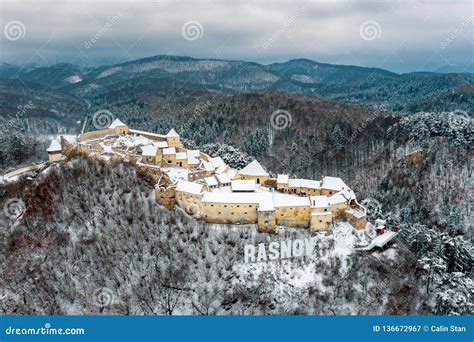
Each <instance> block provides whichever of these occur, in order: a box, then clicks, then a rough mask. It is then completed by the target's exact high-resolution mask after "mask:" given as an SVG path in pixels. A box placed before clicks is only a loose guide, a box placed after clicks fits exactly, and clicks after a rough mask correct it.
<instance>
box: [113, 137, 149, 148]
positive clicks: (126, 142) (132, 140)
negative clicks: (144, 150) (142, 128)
mask: <svg viewBox="0 0 474 342" xmlns="http://www.w3.org/2000/svg"><path fill="white" fill-rule="evenodd" d="M152 143H153V141H152V140H150V139H148V138H145V137H143V136H141V135H137V136H135V135H124V136H121V137H119V138H117V140H116V141H115V143H114V144H113V147H119V148H135V147H139V146H145V145H150V144H152Z"/></svg>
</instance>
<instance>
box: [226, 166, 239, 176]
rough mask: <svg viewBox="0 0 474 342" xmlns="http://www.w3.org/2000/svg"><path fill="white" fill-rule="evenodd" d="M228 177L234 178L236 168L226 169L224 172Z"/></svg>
mask: <svg viewBox="0 0 474 342" xmlns="http://www.w3.org/2000/svg"><path fill="white" fill-rule="evenodd" d="M225 173H226V174H227V175H228V176H229V178H230V179H235V176H237V170H234V169H230V168H229V169H228V170H227V171H226V172H225Z"/></svg>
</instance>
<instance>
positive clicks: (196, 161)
mask: <svg viewBox="0 0 474 342" xmlns="http://www.w3.org/2000/svg"><path fill="white" fill-rule="evenodd" d="M188 152H189V151H188ZM188 164H189V165H197V164H199V159H197V158H196V157H194V156H190V155H189V154H188Z"/></svg>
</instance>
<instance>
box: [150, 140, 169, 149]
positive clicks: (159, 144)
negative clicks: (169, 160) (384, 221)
mask: <svg viewBox="0 0 474 342" xmlns="http://www.w3.org/2000/svg"><path fill="white" fill-rule="evenodd" d="M153 145H155V146H156V147H158V148H167V147H168V143H167V142H166V141H157V142H154V143H153Z"/></svg>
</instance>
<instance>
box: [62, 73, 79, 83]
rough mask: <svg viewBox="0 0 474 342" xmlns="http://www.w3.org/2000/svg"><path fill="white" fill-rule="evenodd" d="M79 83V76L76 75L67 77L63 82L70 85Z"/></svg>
mask: <svg viewBox="0 0 474 342" xmlns="http://www.w3.org/2000/svg"><path fill="white" fill-rule="evenodd" d="M81 81H82V78H81V76H78V75H74V76H69V77H68V78H65V79H64V82H67V83H71V84H74V83H78V82H81Z"/></svg>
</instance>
